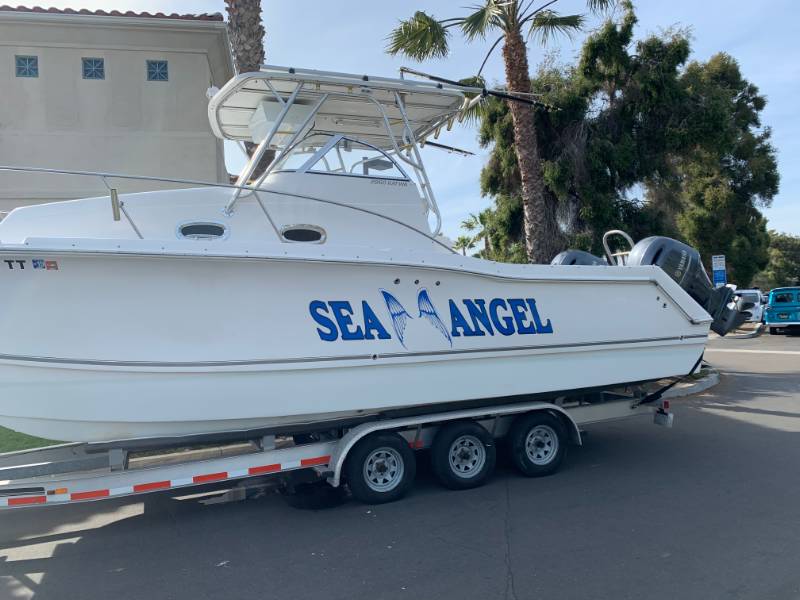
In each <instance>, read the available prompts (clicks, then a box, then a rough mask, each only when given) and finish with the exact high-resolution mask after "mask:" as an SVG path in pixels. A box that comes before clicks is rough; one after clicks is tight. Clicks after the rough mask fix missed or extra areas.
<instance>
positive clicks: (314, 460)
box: [300, 455, 331, 467]
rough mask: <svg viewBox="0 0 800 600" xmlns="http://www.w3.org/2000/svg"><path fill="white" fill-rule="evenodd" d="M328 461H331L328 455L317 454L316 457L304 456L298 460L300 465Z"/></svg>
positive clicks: (309, 465) (326, 462)
mask: <svg viewBox="0 0 800 600" xmlns="http://www.w3.org/2000/svg"><path fill="white" fill-rule="evenodd" d="M329 462H331V457H330V455H328V456H318V457H316V458H304V459H303V460H301V461H300V465H301V466H303V467H311V466H313V465H327V464H328V463H329Z"/></svg>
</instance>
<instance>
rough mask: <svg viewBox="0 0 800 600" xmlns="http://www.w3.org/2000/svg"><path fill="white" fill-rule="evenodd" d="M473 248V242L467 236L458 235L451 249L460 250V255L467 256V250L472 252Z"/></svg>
mask: <svg viewBox="0 0 800 600" xmlns="http://www.w3.org/2000/svg"><path fill="white" fill-rule="evenodd" d="M474 247H475V240H473V239H472V238H471V237H470V236H468V235H460V236H458V238H456V241H455V242H454V243H453V249H455V250H461V254H463V255H464V256H466V255H467V250H472V249H473V248H474Z"/></svg>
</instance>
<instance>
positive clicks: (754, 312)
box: [736, 290, 764, 323]
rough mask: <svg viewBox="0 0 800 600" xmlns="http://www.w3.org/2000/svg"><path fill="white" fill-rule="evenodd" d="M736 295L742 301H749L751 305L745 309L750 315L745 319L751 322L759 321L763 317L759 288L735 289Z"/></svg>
mask: <svg viewBox="0 0 800 600" xmlns="http://www.w3.org/2000/svg"><path fill="white" fill-rule="evenodd" d="M736 296H738V297H739V298H740V299H741V302H742V303H751V304H752V305H753V306H751V307H750V308H748V309H747V312H749V313H750V317H749V318H748V319H747V320H748V321H749V322H751V323H760V322H761V321H762V320H763V317H764V305H763V304H762V302H761V290H736Z"/></svg>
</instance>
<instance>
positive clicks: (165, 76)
mask: <svg viewBox="0 0 800 600" xmlns="http://www.w3.org/2000/svg"><path fill="white" fill-rule="evenodd" d="M147 81H169V65H168V64H167V61H165V60H148V61H147Z"/></svg>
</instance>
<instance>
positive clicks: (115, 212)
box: [0, 165, 458, 254]
mask: <svg viewBox="0 0 800 600" xmlns="http://www.w3.org/2000/svg"><path fill="white" fill-rule="evenodd" d="M4 171H5V172H16V173H42V174H50V175H73V176H79V177H97V178H98V179H100V180H101V181H102V183H103V185H105V187H106V188H107V189H108V194H109V201H110V206H111V211H110V212H111V214H110V217H111V219H112V220H115V221H117V220H120V219H121V217H122V216H124V217H125V219H126V221H127V222H128V223H129V224H130V226H131V228H132V229H133V231H134V233H136V235H137V237H138V238H139V239H144V236H143V235H142V233H141V230H140V229H139V228H138V227H137V225H136V223H135V222H134V220H133V218H132V217H131V215H130V213H129V212H128V210H127V209H126V208H125V202H124V201H123V200H121V199H120V198H119V191H118V189H117V188H115V187H113V186H111V185H110V184H109V181H108V180H110V179H124V180H131V181H150V182H158V183H174V184H179V185H186V186H193V187H215V188H225V189H232V190H236V191H237V193H241V192H242V191H245V192H248V193H251V192H257V193H256V194H255V197H256V201H257V202H258V204H259V206H260V208H261V210H262V212H263V213H264V216H265V217H266V219H267V221H268V222H269V224H270V227H271V228H272V230H273V231H274V233H275V235H276V237H277V238H278V241H279V242H281V243H289V242H288V241H287V240H286V239H284V237H283V236H282V235H281V232H280V231H279V229H278V227H277V226H276V225H275V221H274V220H273V219H272V216H271V215H270V213H269V208H268V207H267V206H266V205H265V203H264V201H263V200H262V198H261V194H270V195H272V196H282V197H289V198H298V199H301V200H309V201H312V202H319V203H320V204H326V205H329V206H338V207H340V208H344V209H348V210H352V211H355V212H359V213H364V214H368V215H371V216H373V217H377V218H379V219H383V220H384V221H388V222H390V223H393V224H395V225H397V226H399V227H401V228H403V229H407V230H409V231H412V232H414V233H416V234H418V235H420V236H422V237H424V238H426V239H427V240H430V241H432V242H434V243H435V244H438V245H439V246H441V247H442V248H445V249H447V250H448V251H449V252H451V253H453V254H458V253H457V252H456V251H455V250H453V249H452V248H451V247H450V246H448V245H447V244H445V243H444V242H442V241H441V240H439V239H437V237H438V236H437V235H432V234H430V233H428V232H425V231H423V230H421V229H417V228H416V227H414V226H412V225H409V224H408V223H404V222H403V221H400V220H399V219H395V218H393V217H390V216H388V215H384V214H382V213H379V212H375V211H372V210H369V209H367V208H362V207H360V206H353V205H350V204H345V203H343V202H337V201H335V200H328V199H326V198H319V197H316V196H309V195H306V194H297V193H294V192H285V191H281V190H272V189H267V188H264V187H260V186H259V187H253V186H248V185H237V184H231V183H219V182H213V181H201V180H196V179H181V178H177V177H153V176H149V175H126V174H124V173H106V172H98V171H77V170H70V169H48V168H44V167H23V166H14V165H0V172H4ZM220 208H221V210H223V211H224V210H225V207H224V206H223V207H220ZM0 215H2V213H0ZM0 220H2V219H0Z"/></svg>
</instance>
